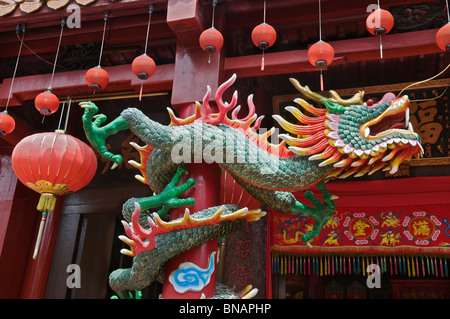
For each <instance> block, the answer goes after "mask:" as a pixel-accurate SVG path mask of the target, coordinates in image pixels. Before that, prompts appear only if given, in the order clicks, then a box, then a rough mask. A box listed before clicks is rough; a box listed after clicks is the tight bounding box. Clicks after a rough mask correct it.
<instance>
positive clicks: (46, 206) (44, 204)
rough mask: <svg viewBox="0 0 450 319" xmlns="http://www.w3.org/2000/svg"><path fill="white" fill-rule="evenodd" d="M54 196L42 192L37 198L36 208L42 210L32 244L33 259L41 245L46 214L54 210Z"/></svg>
mask: <svg viewBox="0 0 450 319" xmlns="http://www.w3.org/2000/svg"><path fill="white" fill-rule="evenodd" d="M55 205H56V196H55V195H53V194H50V193H43V194H41V197H40V198H39V203H38V205H37V210H38V211H40V212H42V218H41V222H40V224H39V231H38V235H37V238H36V244H35V245H34V253H33V259H36V258H37V255H38V253H39V247H40V245H41V240H42V235H43V233H44V228H45V221H46V220H47V214H48V213H50V212H53V211H54V210H55Z"/></svg>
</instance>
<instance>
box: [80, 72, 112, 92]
mask: <svg viewBox="0 0 450 319" xmlns="http://www.w3.org/2000/svg"><path fill="white" fill-rule="evenodd" d="M85 80H86V84H87V85H88V86H89V87H90V88H91V89H92V90H93V91H94V92H98V91H100V90H103V89H104V88H106V87H107V86H108V83H109V75H108V72H106V71H105V70H104V69H103V68H102V67H100V66H96V67H93V68H91V69H89V70H88V71H87V72H86V75H85Z"/></svg>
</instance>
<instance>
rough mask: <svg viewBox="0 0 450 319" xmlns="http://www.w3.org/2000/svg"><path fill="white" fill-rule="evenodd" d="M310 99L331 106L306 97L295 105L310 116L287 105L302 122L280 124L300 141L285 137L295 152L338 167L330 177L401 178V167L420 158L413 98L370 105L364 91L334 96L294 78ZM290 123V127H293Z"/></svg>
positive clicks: (389, 98)
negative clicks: (382, 174) (385, 173)
mask: <svg viewBox="0 0 450 319" xmlns="http://www.w3.org/2000/svg"><path fill="white" fill-rule="evenodd" d="M291 82H292V83H293V84H294V86H295V87H296V88H297V89H298V90H299V91H300V92H301V93H303V94H304V95H305V96H306V97H308V98H311V99H313V100H315V101H317V102H319V103H321V104H323V105H324V106H325V108H316V107H313V106H312V105H310V104H309V103H308V102H306V101H305V100H302V99H296V100H295V102H296V103H298V104H300V105H301V106H303V107H304V108H305V109H306V110H308V111H309V112H310V113H312V114H314V115H316V116H315V117H309V116H306V115H304V114H303V113H301V111H300V110H298V109H297V108H294V107H287V110H288V111H290V112H291V113H292V114H293V115H294V116H295V117H296V118H297V119H298V120H299V121H300V122H301V123H302V124H306V125H297V124H292V123H287V122H286V121H285V120H282V119H281V120H280V117H275V119H276V120H278V122H279V123H280V125H281V126H282V127H283V128H284V129H286V130H287V131H288V132H290V133H293V134H296V135H297V137H295V138H294V137H291V136H289V135H282V136H281V137H282V138H283V139H284V140H285V141H286V143H287V144H289V145H290V147H289V149H290V150H291V151H292V152H293V153H295V154H298V155H309V160H321V162H320V164H319V165H320V166H326V165H330V166H331V165H332V171H331V172H330V174H329V176H335V177H340V178H345V177H347V176H349V175H352V174H354V173H356V175H355V176H362V175H364V174H366V173H369V174H372V173H374V172H375V171H377V170H379V169H381V168H383V170H387V171H389V173H390V174H395V173H396V172H397V170H398V167H399V166H400V164H401V163H402V162H403V161H405V160H409V159H411V158H412V157H413V156H416V157H418V158H419V157H420V156H422V154H423V148H422V146H421V145H420V136H419V135H418V134H417V133H415V132H414V129H413V127H412V124H411V123H410V122H409V99H408V97H407V96H406V95H404V96H401V97H396V96H395V95H394V94H392V93H387V94H385V95H384V97H383V98H382V99H381V100H380V101H379V102H378V103H376V104H373V103H370V102H369V103H367V102H366V103H364V102H363V96H364V92H358V93H357V94H355V95H354V96H353V97H352V98H350V99H348V100H343V99H341V98H340V97H339V96H338V95H337V93H336V92H334V91H330V94H331V95H332V97H331V98H324V97H323V96H321V95H319V94H316V93H313V92H311V91H310V89H309V88H308V87H302V86H301V85H300V84H299V83H298V82H297V81H296V80H294V79H291ZM287 124H288V125H287Z"/></svg>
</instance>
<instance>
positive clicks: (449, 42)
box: [436, 23, 450, 51]
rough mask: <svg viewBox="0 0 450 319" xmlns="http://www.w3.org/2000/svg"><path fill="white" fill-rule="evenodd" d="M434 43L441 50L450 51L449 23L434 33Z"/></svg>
mask: <svg viewBox="0 0 450 319" xmlns="http://www.w3.org/2000/svg"><path fill="white" fill-rule="evenodd" d="M436 44H437V45H438V47H439V48H440V49H441V50H442V51H450V23H447V24H446V25H444V26H443V27H442V28H440V29H439V31H438V32H437V33H436Z"/></svg>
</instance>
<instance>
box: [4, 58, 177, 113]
mask: <svg viewBox="0 0 450 319" xmlns="http://www.w3.org/2000/svg"><path fill="white" fill-rule="evenodd" d="M104 69H105V70H106V71H107V72H108V74H109V84H108V86H107V87H106V89H105V90H104V91H103V92H118V91H126V90H130V89H135V90H136V91H139V89H140V85H141V80H139V79H138V78H137V77H136V76H135V75H134V73H133V72H132V71H131V65H129V64H126V65H119V66H113V67H106V68H104ZM173 72H174V65H173V64H166V65H158V67H157V68H156V71H155V74H154V75H153V76H152V77H151V78H150V79H148V80H146V81H144V92H157V91H164V90H171V89H172V82H173ZM85 74H86V70H80V71H71V72H63V73H56V74H55V77H54V80H53V85H52V88H53V93H55V94H56V95H58V96H61V97H64V98H65V97H66V96H68V95H70V96H72V97H75V96H77V95H89V94H92V91H91V89H90V88H89V87H88V86H87V85H86V81H85V78H84V76H85ZM50 78H51V75H50V74H41V75H31V76H25V77H21V78H16V79H15V80H14V86H13V90H12V97H11V100H10V104H9V106H18V105H21V104H22V102H23V101H25V100H32V99H34V98H35V97H36V96H37V95H38V94H39V93H41V92H42V91H45V90H46V89H47V88H48V86H49V84H50ZM10 86H11V79H5V80H4V81H3V83H2V85H0V106H5V105H6V101H7V98H8V94H9V89H10Z"/></svg>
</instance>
